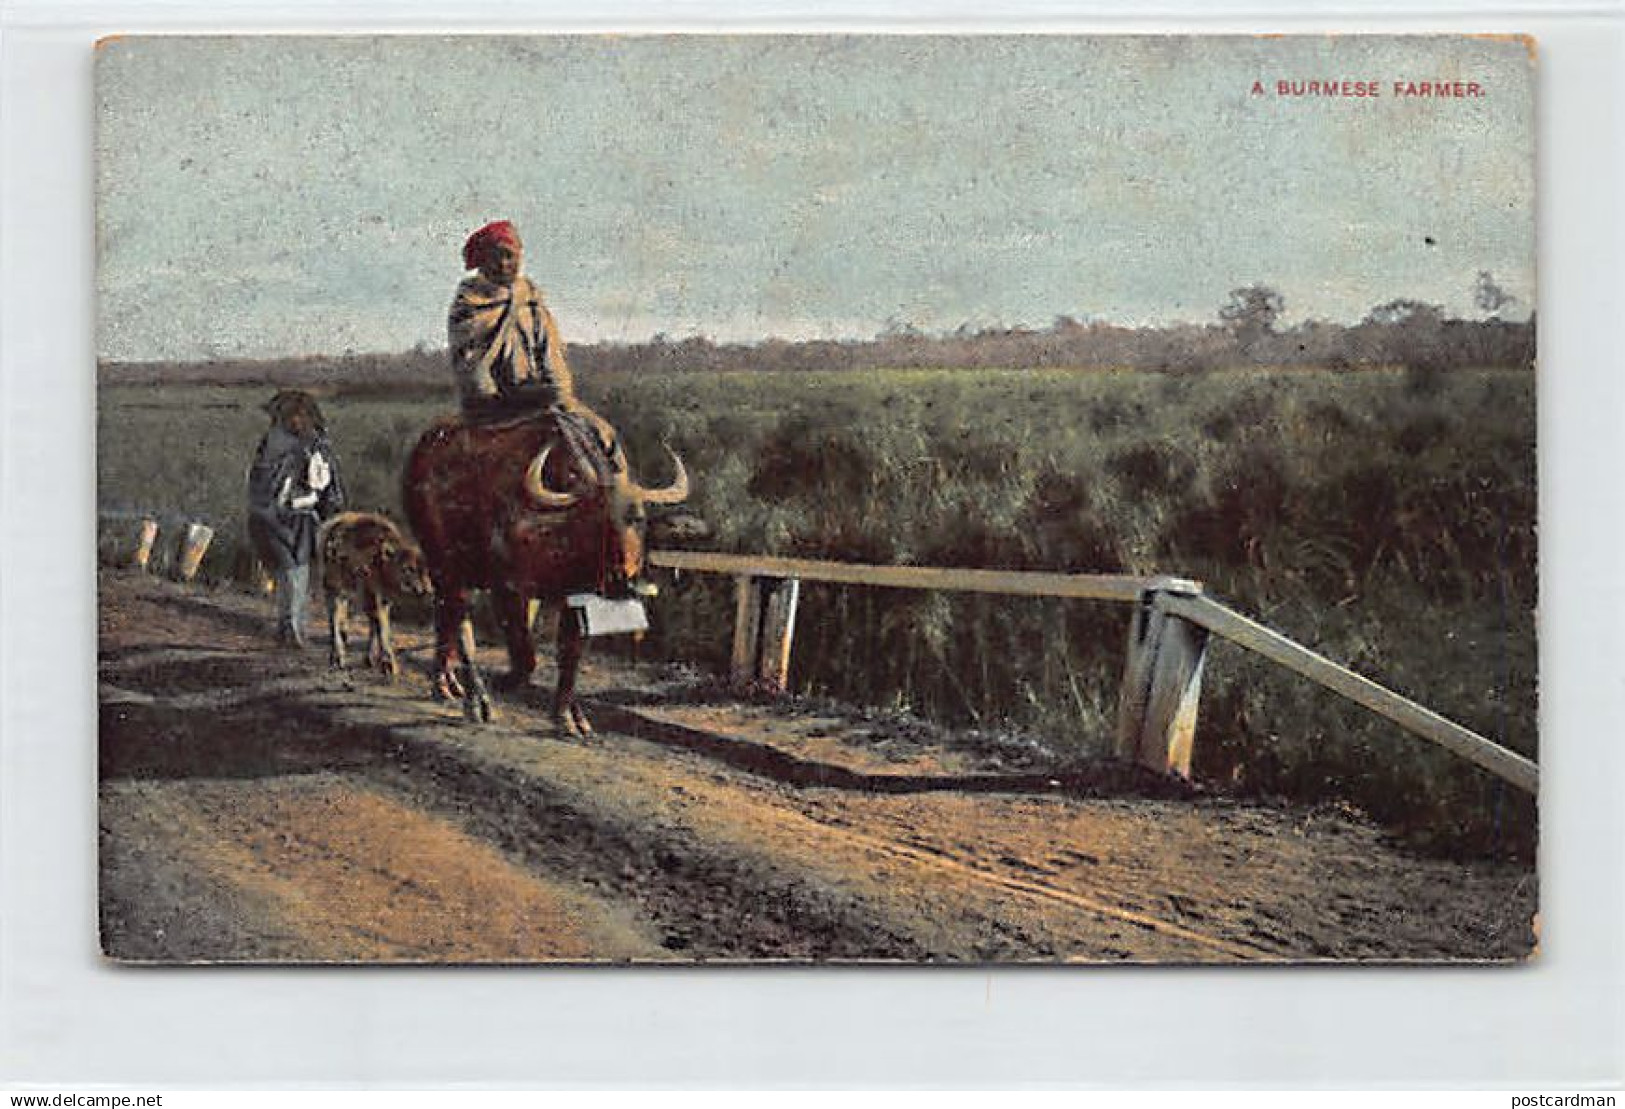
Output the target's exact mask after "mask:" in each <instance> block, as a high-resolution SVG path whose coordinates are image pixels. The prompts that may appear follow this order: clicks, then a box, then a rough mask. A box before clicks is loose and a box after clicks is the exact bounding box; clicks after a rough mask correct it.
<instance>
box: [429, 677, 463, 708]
mask: <svg viewBox="0 0 1625 1109" xmlns="http://www.w3.org/2000/svg"><path fill="white" fill-rule="evenodd" d="M430 692H431V695H432V696H433V697H434V699H435V700H436V701H461V700H462V699H463V697H464V693H463V683H462V682H460V681H458V680H457V675H456V674H453V673H451V672H450V671H449V670H442V671H441V672H440V673H438V674H436V675H435V679H434V687H433V689H432V690H431V691H430Z"/></svg>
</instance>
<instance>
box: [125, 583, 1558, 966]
mask: <svg viewBox="0 0 1625 1109" xmlns="http://www.w3.org/2000/svg"><path fill="white" fill-rule="evenodd" d="M101 586H102V627H103V636H102V648H103V649H102V658H101V699H102V734H101V765H102V779H103V786H102V824H103V830H102V845H103V851H102V879H103V885H102V893H103V897H102V925H103V943H104V948H105V949H106V950H107V952H108V953H109V954H110V955H113V956H115V957H120V958H126V959H133V960H142V961H145V960H157V961H172V960H181V961H213V960H228V961H310V962H321V961H330V960H350V959H365V960H368V961H403V962H420V961H459V962H514V961H534V960H549V961H588V960H591V961H627V960H631V961H692V960H706V961H719V960H720V961H731V960H740V959H744V960H796V961H805V960H839V961H849V960H858V961H861V960H877V959H878V960H904V961H964V960H1000V961H1005V960H1012V961H1044V962H1048V961H1057V960H1061V961H1088V962H1096V961H1103V962H1121V961H1152V962H1157V961H1177V962H1232V961H1260V960H1262V961H1279V960H1287V959H1294V960H1295V959H1348V958H1353V959H1365V960H1376V961H1392V960H1403V959H1441V958H1469V959H1507V958H1515V957H1517V956H1519V955H1521V954H1523V953H1525V952H1527V950H1528V948H1529V944H1530V938H1529V923H1530V920H1531V917H1532V914H1533V906H1534V883H1533V880H1532V876H1531V875H1529V874H1528V873H1527V872H1524V871H1522V870H1519V869H1516V868H1507V867H1491V866H1459V865H1456V864H1450V863H1444V862H1439V861H1436V860H1420V859H1414V858H1411V857H1408V856H1405V855H1404V854H1402V853H1400V852H1398V851H1396V850H1394V849H1393V848H1392V847H1391V846H1389V845H1387V844H1386V843H1384V842H1383V841H1382V838H1381V836H1380V835H1379V834H1378V833H1377V832H1376V830H1375V829H1372V828H1371V827H1370V826H1369V825H1367V824H1365V823H1364V822H1363V821H1361V820H1359V819H1358V818H1357V817H1354V816H1351V815H1348V814H1342V813H1336V812H1328V811H1322V810H1316V811H1304V810H1292V809H1288V808H1283V807H1274V808H1271V807H1262V808H1261V807H1258V806H1244V805H1238V804H1233V803H1230V802H1226V801H1224V800H1223V799H1215V798H1201V797H1193V796H1191V795H1190V793H1189V791H1188V790H1184V789H1182V788H1178V787H1172V786H1169V785H1167V784H1165V783H1160V782H1156V781H1152V780H1147V779H1144V778H1141V777H1139V776H1138V775H1136V774H1134V773H1131V772H1127V771H1123V770H1121V769H1118V768H1111V767H1101V768H1098V769H1094V770H1088V769H1086V770H1084V771H1074V772H1073V773H1070V774H1068V775H1058V776H1047V775H1043V774H1035V773H1030V772H1019V773H1011V772H1009V771H1007V770H1004V769H1001V768H999V767H996V766H990V765H986V764H985V762H979V761H978V760H977V759H976V758H973V757H971V756H968V755H966V754H964V753H963V752H952V751H941V750H931V749H925V748H917V749H916V748H911V749H908V750H904V751H901V752H899V751H898V750H896V749H895V745H893V746H892V747H885V746H884V744H883V742H882V741H883V740H884V737H880V738H876V737H874V736H870V735H867V734H866V733H864V732H862V731H861V730H860V729H854V728H853V727H851V726H849V725H847V724H844V723H842V722H840V721H829V720H817V721H807V720H801V719H796V718H794V717H793V716H785V715H784V714H783V712H782V710H777V709H774V708H772V707H763V706H749V705H736V704H729V703H726V702H705V701H700V702H693V701H689V702H683V701H682V700H681V699H673V698H667V697H665V696H664V695H663V687H662V681H663V680H664V679H663V678H662V677H661V676H660V675H659V674H658V673H656V672H652V671H645V670H639V669H636V668H631V667H628V666H626V665H620V664H610V663H608V662H604V661H599V662H597V663H596V664H594V665H593V666H591V667H589V669H588V670H587V672H586V673H585V675H584V681H585V683H586V686H587V688H588V689H589V690H590V691H591V694H592V705H593V712H594V716H595V720H596V721H597V723H598V724H599V725H600V731H599V734H598V735H597V736H596V737H594V738H593V739H592V740H591V741H588V742H584V743H583V742H579V741H569V742H565V741H560V740H557V739H553V738H551V737H549V736H548V733H547V729H546V726H545V714H544V713H543V711H542V710H541V705H542V702H543V700H544V698H543V695H542V692H541V690H540V689H539V688H533V689H531V690H529V691H526V692H525V693H522V694H520V695H518V696H517V697H515V698H510V699H507V700H504V701H503V702H501V703H500V705H499V708H500V713H501V715H500V718H499V721H498V722H497V723H495V724H493V725H489V726H484V727H480V726H475V725H470V724H466V723H464V722H463V721H462V720H461V718H460V716H459V714H458V713H457V711H456V710H455V709H454V708H453V707H449V706H444V705H436V704H433V703H432V702H429V701H428V700H427V699H425V698H424V697H423V696H422V694H423V688H422V681H421V677H420V676H419V675H417V674H416V673H415V671H414V672H412V673H409V675H408V676H407V677H405V678H403V681H402V682H401V683H399V684H397V685H394V686H391V685H388V684H386V683H383V682H381V681H379V680H378V679H377V678H376V677H374V676H373V675H370V674H368V673H366V672H364V671H360V672H355V673H352V674H350V675H346V676H340V675H333V674H330V673H328V672H327V671H326V670H325V668H324V667H322V666H321V662H322V658H323V656H322V654H321V653H320V652H316V651H310V652H305V653H303V654H297V653H296V654H276V653H272V652H269V651H267V650H266V645H265V643H264V640H263V639H262V638H261V636H262V635H263V628H264V619H263V614H262V613H261V612H260V611H259V609H260V608H261V607H263V606H262V605H260V603H259V602H258V601H257V599H255V598H250V597H245V596H242V595H237V594H230V593H225V592H221V593H207V592H203V591H186V590H183V589H181V588H180V587H177V586H173V585H167V584H164V583H159V582H154V581H150V580H146V579H140V578H131V577H124V576H118V575H108V576H106V577H104V579H103V580H102V582H101ZM405 638H406V639H407V640H408V644H407V645H408V646H409V647H410V648H413V649H415V650H421V648H422V647H423V640H422V637H421V635H419V636H417V637H413V636H410V635H408V636H407V637H405ZM408 657H411V651H409V652H408ZM408 670H409V671H413V667H411V666H409V667H408ZM547 677H548V676H547V675H545V674H544V675H542V676H540V677H539V678H538V682H539V683H541V682H544V681H545V680H546V679H547Z"/></svg>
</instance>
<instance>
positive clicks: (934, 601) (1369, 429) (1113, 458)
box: [101, 368, 1536, 856]
mask: <svg viewBox="0 0 1625 1109" xmlns="http://www.w3.org/2000/svg"><path fill="white" fill-rule="evenodd" d="M1425 385H1426V387H1425V388H1424V387H1422V386H1421V385H1420V384H1419V383H1418V382H1417V381H1416V380H1415V375H1414V374H1407V373H1405V372H1403V371H1392V372H1389V371H1362V372H1358V373H1347V372H1342V373H1339V372H1333V371H1327V370H1316V369H1278V368H1272V369H1247V370H1234V371H1222V372H1212V373H1205V374H1199V375H1169V374H1157V373H1146V372H1131V371H1124V372H1090V373H1076V372H1067V371H1049V370H1045V371H1004V372H996V371H992V372H990V371H980V372H975V373H968V372H964V371H951V370H949V371H943V370H908V371H896V370H894V371H845V372H840V373H828V374H821V373H807V374H794V375H786V374H750V373H718V374H698V373H686V374H682V375H648V374H643V375H637V376H632V375H615V374H603V375H598V376H597V377H595V378H593V379H591V380H589V381H586V382H584V383H583V389H584V392H585V393H586V395H587V399H588V400H589V402H590V403H592V404H593V406H594V407H595V408H597V409H598V410H599V411H600V412H603V413H604V414H605V415H607V416H608V417H609V418H611V419H612V420H613V421H614V422H615V423H616V424H617V425H618V426H619V427H620V428H621V430H622V434H623V436H624V438H625V440H626V442H627V445H628V449H629V451H630V453H631V456H632V458H633V461H634V464H636V463H638V462H643V463H646V464H647V465H648V466H649V467H650V468H651V470H655V471H658V470H660V468H661V467H662V465H663V463H662V462H661V458H662V453H661V451H660V444H662V443H669V444H670V445H671V446H672V447H673V448H674V449H676V450H677V451H678V452H679V453H681V454H682V455H683V457H684V459H685V460H686V461H687V462H688V464H689V468H690V470H691V472H692V473H693V474H694V475H695V491H694V498H693V501H692V503H691V506H690V507H691V508H692V509H693V510H694V511H696V512H697V513H698V514H700V515H702V516H703V517H705V519H706V520H707V521H708V522H709V523H710V524H711V525H712V527H713V528H714V530H715V532H716V536H715V538H714V540H712V541H711V542H710V543H708V545H709V546H713V547H716V548H718V549H723V550H733V551H742V552H758V553H768V554H787V555H799V556H804V557H817V558H831V559H847V560H856V561H868V562H883V563H914V564H921V565H945V566H975V567H994V568H1009V569H1044V570H1060V571H1078V572H1084V571H1119V570H1122V571H1129V572H1134V573H1178V574H1182V575H1186V576H1192V577H1198V578H1201V579H1203V580H1204V581H1205V582H1206V583H1207V585H1208V588H1209V590H1210V591H1211V592H1213V593H1214V594H1216V595H1218V596H1219V597H1221V598H1223V599H1226V600H1228V601H1230V602H1232V603H1233V604H1235V605H1236V606H1237V607H1239V608H1241V609H1242V610H1244V611H1247V612H1250V613H1252V614H1255V615H1257V616H1258V617H1260V618H1261V619H1263V620H1264V621H1266V622H1267V623H1269V624H1271V625H1272V626H1274V627H1277V628H1279V629H1280V630H1282V631H1283V632H1285V633H1286V634H1288V635H1290V636H1292V637H1294V638H1296V639H1299V640H1300V641H1302V642H1305V643H1307V644H1309V645H1311V646H1314V647H1316V648H1317V649H1319V650H1321V651H1323V652H1325V653H1327V654H1329V655H1331V656H1332V657H1334V658H1337V659H1339V660H1340V661H1343V662H1345V663H1347V664H1349V665H1351V666H1353V667H1354V668H1356V669H1358V670H1360V671H1362V672H1364V673H1367V674H1369V675H1371V676H1373V677H1376V678H1378V679H1379V680H1382V681H1384V682H1385V683H1387V684H1390V685H1392V686H1393V687H1395V688H1397V689H1400V690H1401V691H1404V692H1407V693H1409V694H1411V695H1412V696H1414V697H1416V698H1417V699H1419V700H1421V701H1423V702H1424V703H1426V704H1428V705H1430V706H1431V707H1433V708H1435V709H1437V710H1439V711H1441V712H1443V713H1445V714H1446V715H1448V716H1451V717H1452V718H1454V719H1457V720H1459V721H1461V722H1462V723H1464V724H1466V725H1468V726H1469V727H1472V728H1475V729H1476V730H1479V731H1481V732H1483V733H1484V734H1486V735H1488V736H1490V737H1491V738H1494V739H1496V740H1497V741H1499V742H1502V743H1505V744H1506V745H1508V746H1510V747H1512V748H1514V749H1516V750H1519V751H1522V752H1524V753H1526V754H1530V755H1533V754H1535V669H1536V662H1535V644H1534V616H1533V610H1534V603H1535V532H1534V527H1535V499H1534V498H1535V475H1534V422H1533V420H1534V412H1533V407H1534V395H1533V393H1534V383H1533V375H1531V374H1529V373H1527V372H1525V371H1506V370H1484V371H1452V372H1450V373H1447V374H1443V375H1435V377H1434V378H1430V379H1429V380H1428V381H1427V382H1426V383H1425ZM263 392H264V390H247V389H202V388H188V389H169V390H163V391H156V390H151V389H120V388H117V387H109V388H106V389H104V391H103V409H102V437H101V468H102V502H103V504H104V505H105V506H110V507H143V508H149V509H170V510H181V509H185V510H187V511H189V512H190V513H192V514H194V515H196V516H201V517H204V518H208V519H211V520H212V521H213V522H215V523H216V524H217V526H218V527H219V529H220V531H221V535H220V538H219V539H217V545H216V551H215V552H213V553H212V554H211V559H210V562H209V564H207V565H206V567H205V569H206V572H210V573H214V574H217V575H226V574H230V573H232V572H233V570H234V567H235V561H236V551H237V550H238V549H239V548H240V541H241V540H240V537H241V525H240V517H241V508H240V504H241V499H242V481H243V474H244V471H245V468H246V465H247V460H248V458H249V455H250V453H251V451H252V448H253V446H254V443H255V441H256V440H257V437H258V434H259V431H260V424H261V422H262V420H261V417H260V416H259V413H258V412H257V410H256V408H255V405H256V404H257V403H258V401H259V400H261V399H262V398H261V396H260V394H261V393H263ZM445 404H446V402H445V401H443V400H441V399H438V398H431V397H423V396H417V397H413V396H402V397H399V398H390V399H384V398H380V397H377V396H367V397H365V398H363V397H349V398H347V397H346V396H345V395H343V394H342V393H340V394H338V395H335V396H332V397H330V398H329V399H328V400H327V401H326V408H327V411H328V416H329V423H330V425H331V427H332V431H333V436H334V440H335V442H336V444H337V446H338V449H339V452H340V459H341V464H342V465H343V469H344V474H345V478H346V480H347V482H348V485H349V489H350V494H351V501H352V503H353V504H355V505H356V506H358V507H375V508H380V509H383V510H385V511H390V512H394V513H398V509H399V490H398V488H397V481H398V477H397V475H398V474H399V472H400V466H401V463H402V461H403V460H404V458H405V454H406V452H407V451H408V450H409V449H410V447H411V444H412V442H413V441H414V440H415V438H416V435H417V433H418V431H419V430H420V429H421V428H422V427H423V426H424V425H425V424H426V423H427V421H428V420H429V418H430V417H431V416H432V415H433V414H435V413H436V412H437V411H439V410H440V409H442V408H444V407H445ZM205 405H212V406H214V407H203V406H205ZM645 476H646V477H647V478H648V479H649V480H650V481H651V482H656V483H658V482H661V481H663V480H664V477H665V475H664V473H662V472H652V473H649V474H647V475H645ZM728 589H729V583H728V582H726V581H721V580H717V579H712V578H707V577H705V576H703V575H701V576H693V577H689V578H685V579H684V580H682V581H681V582H679V583H677V584H676V586H675V588H674V589H672V590H670V591H669V592H668V595H667V597H666V598H665V599H663V600H662V601H661V602H660V603H659V604H658V605H657V606H655V609H654V613H653V616H654V619H655V628H654V630H653V635H652V637H651V640H650V647H651V648H652V649H653V650H654V651H656V652H658V653H661V654H664V655H666V656H669V657H673V658H684V659H690V660H695V661H698V662H701V663H704V664H709V665H721V664H722V663H723V662H724V660H725V654H726V650H727V644H728V633H729V624H730V621H731V618H732V601H731V596H730V595H729V593H728ZM1126 634H1127V616H1126V613H1125V612H1124V611H1123V610H1122V609H1121V608H1120V607H1117V606H1110V605H1105V604H1093V603H1088V602H1066V603H1063V602H1052V601H1042V600H1019V599H1006V598H988V597H979V596H960V595H947V594H929V593H914V592H907V591H893V590H865V589H853V588H844V587H833V586H816V585H808V586H807V587H806V588H805V590H804V593H803V600H802V615H801V619H800V621H799V623H798V627H797V631H796V646H795V654H794V658H793V663H792V670H791V680H792V684H793V685H794V686H795V687H796V688H797V689H798V690H801V691H816V692H821V693H828V694H831V695H835V696H839V697H842V698H847V699H851V700H854V701H860V702H863V703H871V704H886V705H893V706H898V707H905V708H908V709H910V710H912V711H915V712H918V713H920V714H923V715H926V716H929V717H933V718H936V719H940V720H943V721H947V722H950V723H955V724H965V725H971V726H976V727H982V728H1001V729H1017V730H1022V731H1026V732H1030V733H1033V734H1036V735H1040V736H1042V737H1044V740H1045V742H1046V743H1047V744H1048V745H1049V746H1050V747H1051V748H1052V749H1053V750H1054V751H1055V752H1056V756H1057V758H1058V759H1061V760H1065V759H1068V758H1080V759H1081V758H1085V757H1089V756H1093V755H1098V754H1101V753H1104V751H1105V750H1106V748H1107V746H1108V745H1109V737H1110V721H1111V719H1112V718H1113V716H1114V714H1115V699H1116V687H1117V681H1118V678H1119V676H1120V671H1121V666H1122V656H1123V647H1124V641H1125V638H1126ZM1196 750H1197V770H1198V773H1199V775H1201V776H1202V777H1204V778H1206V779H1208V780H1216V781H1222V782H1224V783H1226V784H1227V785H1229V786H1230V787H1232V788H1236V789H1239V790H1243V791H1252V792H1259V793H1280V794H1285V795H1288V796H1293V797H1298V798H1304V799H1339V800H1344V801H1350V802H1353V803H1356V804H1358V805H1360V806H1363V807H1365V808H1366V809H1368V810H1369V811H1371V812H1372V813H1373V815H1375V816H1377V817H1378V818H1380V819H1382V820H1384V821H1386V822H1387V823H1389V824H1390V825H1391V826H1393V827H1394V828H1396V829H1397V830H1399V831H1402V832H1404V833H1405V834H1407V835H1408V836H1409V837H1411V838H1412V839H1413V840H1414V841H1416V842H1419V843H1424V844H1427V845H1431V846H1435V847H1438V848H1441V849H1447V850H1453V851H1470V852H1475V853H1493V854H1500V855H1525V856H1526V855H1528V853H1529V852H1531V851H1532V849H1533V843H1534V828H1535V824H1534V812H1533V808H1532V805H1530V804H1529V803H1528V802H1527V801H1526V800H1524V799H1522V798H1521V796H1520V795H1517V794H1516V793H1514V792H1513V791H1510V790H1507V789H1504V788H1503V787H1502V786H1501V785H1500V784H1499V783H1498V782H1496V781H1495V780H1494V779H1492V778H1490V777H1488V776H1487V775H1485V774H1483V773H1482V772H1480V771H1478V770H1476V769H1474V768H1472V767H1470V766H1468V765H1466V764H1465V763H1463V762H1461V760H1459V759H1456V758H1455V757H1454V756H1451V755H1449V754H1447V753H1446V752H1443V751H1441V750H1439V749H1436V748H1433V747H1431V746H1429V745H1428V744H1426V743H1424V742H1422V741H1420V740H1417V739H1414V738H1412V737H1410V736H1408V735H1407V734H1406V733H1403V732H1401V731H1400V730H1399V729H1397V728H1396V727H1394V726H1392V725H1389V724H1387V723H1385V722H1382V721H1380V720H1377V719H1375V718H1373V717H1370V716H1369V715H1368V714H1365V713H1364V712H1362V711H1361V710H1358V709H1356V708H1354V707H1353V706H1349V705H1346V704H1344V703H1342V702H1340V701H1339V700H1338V699H1337V698H1336V697H1334V696H1333V695H1331V694H1329V693H1326V692H1324V691H1322V690H1319V689H1318V688H1316V687H1313V686H1311V685H1309V684H1307V683H1304V682H1302V681H1300V680H1298V679H1296V678H1293V677H1292V676H1290V675H1287V674H1285V673H1284V672H1281V671H1279V670H1277V669H1275V668H1273V667H1271V666H1270V665H1268V664H1266V663H1263V662H1261V661H1259V660H1256V659H1253V658H1251V657H1249V656H1246V655H1245V654H1243V653H1242V652H1241V651H1239V650H1235V649H1231V648H1226V647H1224V646H1222V645H1220V646H1216V647H1215V648H1214V654H1213V658H1212V659H1211V660H1210V663H1209V667H1208V673H1207V679H1206V688H1205V692H1204V699H1203V707H1202V715H1201V725H1200V733H1199V738H1198V742H1197V748H1196Z"/></svg>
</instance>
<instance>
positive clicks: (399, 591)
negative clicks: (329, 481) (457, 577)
mask: <svg viewBox="0 0 1625 1109" xmlns="http://www.w3.org/2000/svg"><path fill="white" fill-rule="evenodd" d="M318 547H319V549H320V551H321V555H322V592H323V593H324V594H326V597H327V624H328V630H329V633H330V636H331V649H330V651H329V653H328V661H329V662H330V663H331V664H332V665H333V667H334V668H336V669H342V668H343V666H344V663H345V659H344V620H345V617H346V615H347V611H346V610H347V609H348V607H349V603H350V601H351V600H352V599H354V600H357V601H359V602H360V603H361V606H362V608H363V609H364V610H365V611H366V613H367V623H368V630H369V635H368V638H367V662H368V663H369V664H370V665H372V666H376V667H377V668H378V669H380V670H382V671H383V672H384V673H385V674H387V675H388V676H389V677H390V678H391V679H393V678H394V677H395V676H396V675H397V674H399V673H400V665H399V663H397V662H396V661H395V645H394V643H393V642H392V641H391V638H390V633H389V604H390V601H392V600H394V599H396V598H399V597H405V596H415V597H425V596H428V594H429V591H430V586H429V574H428V570H427V569H426V568H425V566H424V564H423V556H422V555H421V554H420V553H419V552H418V549H417V547H415V546H414V545H413V544H412V543H411V542H410V541H409V540H408V539H407V538H406V537H405V536H403V535H402V534H401V532H400V529H399V528H397V527H396V526H395V524H394V522H393V521H391V520H389V519H388V518H387V517H384V516H379V515H377V514H376V513H372V512H341V513H340V514H339V515H337V516H335V517H333V518H332V519H331V520H329V521H327V523H325V524H323V525H322V531H321V536H320V542H319V544H318Z"/></svg>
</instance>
